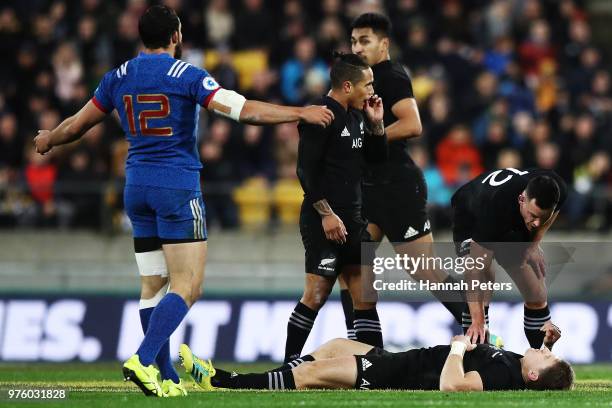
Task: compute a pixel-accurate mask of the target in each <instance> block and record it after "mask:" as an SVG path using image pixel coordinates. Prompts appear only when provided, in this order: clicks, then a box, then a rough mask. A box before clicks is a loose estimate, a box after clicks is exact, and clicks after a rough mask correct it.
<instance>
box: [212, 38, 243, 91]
mask: <svg viewBox="0 0 612 408" xmlns="http://www.w3.org/2000/svg"><path fill="white" fill-rule="evenodd" d="M218 51H219V64H217V66H216V67H215V69H213V70H212V72H211V74H213V76H214V78H215V79H216V80H217V82H218V83H219V85H221V86H222V87H223V88H226V89H237V88H238V73H237V72H236V70H235V69H234V66H233V65H232V54H231V53H230V50H229V49H228V48H227V47H220V48H218Z"/></svg>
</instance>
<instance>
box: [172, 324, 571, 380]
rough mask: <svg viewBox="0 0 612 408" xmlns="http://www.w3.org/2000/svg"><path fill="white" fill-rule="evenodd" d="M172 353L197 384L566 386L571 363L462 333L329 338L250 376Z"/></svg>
mask: <svg viewBox="0 0 612 408" xmlns="http://www.w3.org/2000/svg"><path fill="white" fill-rule="evenodd" d="M547 335H550V333H548V331H547ZM179 357H180V359H181V362H182V364H183V367H185V370H186V371H187V372H188V373H189V374H190V375H191V376H192V378H193V379H194V380H195V382H196V383H197V384H198V385H199V386H200V387H201V388H203V389H204V390H214V389H216V388H229V389H243V388H244V389H269V390H293V389H297V390H305V389H316V388H328V389H351V388H354V389H360V390H374V389H400V390H440V391H493V390H521V389H533V390H568V389H570V388H571V387H572V384H573V382H574V371H573V370H572V368H571V366H570V365H569V364H568V363H567V362H566V361H564V360H562V359H560V358H558V357H556V356H555V355H554V354H553V353H552V352H551V351H550V350H549V349H548V348H546V347H543V348H542V349H540V350H537V349H532V348H530V349H527V351H526V352H525V355H524V356H522V355H520V354H516V353H513V352H511V351H506V350H503V349H499V348H496V347H494V346H491V345H489V344H471V342H470V338H469V337H467V336H455V337H453V338H452V340H451V344H450V345H449V346H443V345H440V346H435V347H430V348H419V349H414V350H409V351H404V352H400V353H390V352H388V351H385V350H383V349H381V348H378V347H372V346H370V345H367V344H363V343H359V342H357V341H353V340H346V339H334V340H331V341H329V342H327V343H325V344H324V345H322V346H321V347H319V348H318V349H317V350H316V351H314V352H313V353H311V354H308V355H305V356H303V357H301V358H299V359H296V360H293V361H291V362H289V363H288V364H284V365H283V366H281V367H278V368H276V369H274V370H271V371H267V372H264V373H254V374H236V373H234V372H232V373H230V372H227V371H224V370H221V369H218V368H215V367H213V365H212V363H211V362H210V360H209V361H203V360H201V359H199V358H197V357H196V356H195V355H194V354H193V353H192V352H191V350H190V349H189V347H188V346H187V345H185V344H183V345H181V347H180V350H179Z"/></svg>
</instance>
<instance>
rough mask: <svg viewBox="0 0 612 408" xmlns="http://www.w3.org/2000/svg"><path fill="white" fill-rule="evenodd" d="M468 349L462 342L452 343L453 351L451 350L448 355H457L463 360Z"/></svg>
mask: <svg viewBox="0 0 612 408" xmlns="http://www.w3.org/2000/svg"><path fill="white" fill-rule="evenodd" d="M466 349H467V345H466V344H465V343H464V342H462V341H453V342H452V343H451V349H450V353H448V355H449V356H450V355H452V354H454V355H457V356H459V357H461V358H463V355H464V354H465V350H466Z"/></svg>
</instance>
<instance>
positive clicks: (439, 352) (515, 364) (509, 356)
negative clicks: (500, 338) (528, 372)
mask: <svg viewBox="0 0 612 408" xmlns="http://www.w3.org/2000/svg"><path fill="white" fill-rule="evenodd" d="M450 348H451V347H450V346H436V347H430V348H421V349H416V350H410V351H406V352H404V353H397V354H404V356H402V357H401V358H403V359H406V361H405V366H406V370H407V371H408V370H409V372H411V373H413V375H412V378H411V379H410V380H409V381H408V382H407V384H406V386H407V388H409V389H424V390H438V389H440V375H441V374H442V368H443V367H444V363H445V362H446V358H447V357H448V354H449V352H450ZM522 357H523V356H522V355H520V354H516V353H513V352H511V351H507V350H503V349H499V348H497V347H494V346H491V345H490V344H478V345H476V348H475V349H474V350H472V351H466V352H465V355H464V356H463V371H464V372H466V373H467V372H469V371H477V372H478V374H479V375H480V378H481V379H482V384H483V388H484V390H485V391H492V390H519V389H524V388H525V382H524V380H523V376H522V374H521V362H520V359H521V358H522Z"/></svg>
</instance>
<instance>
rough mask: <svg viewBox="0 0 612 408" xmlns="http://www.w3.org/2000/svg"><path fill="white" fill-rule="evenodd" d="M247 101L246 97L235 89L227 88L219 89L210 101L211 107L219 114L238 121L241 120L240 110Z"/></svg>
mask: <svg viewBox="0 0 612 408" xmlns="http://www.w3.org/2000/svg"><path fill="white" fill-rule="evenodd" d="M245 102H246V98H245V97H244V96H242V95H240V94H239V93H238V92H235V91H228V90H227V89H223V88H221V89H219V90H218V91H217V92H216V93H215V94H214V96H213V98H212V100H211V101H210V103H209V107H210V108H212V110H213V111H215V112H216V113H218V114H219V115H222V116H225V117H227V118H231V119H234V120H235V121H236V122H238V121H239V120H240V112H242V108H243V107H244V104H245Z"/></svg>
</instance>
